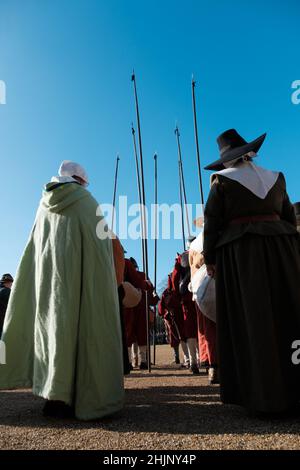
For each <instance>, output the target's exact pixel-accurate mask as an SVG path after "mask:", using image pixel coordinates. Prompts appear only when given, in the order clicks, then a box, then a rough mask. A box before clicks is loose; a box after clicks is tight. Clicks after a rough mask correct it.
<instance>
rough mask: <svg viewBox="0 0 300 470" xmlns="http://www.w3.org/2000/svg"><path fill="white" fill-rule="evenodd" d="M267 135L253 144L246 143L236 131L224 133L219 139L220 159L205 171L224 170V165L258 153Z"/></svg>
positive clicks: (230, 130)
mask: <svg viewBox="0 0 300 470" xmlns="http://www.w3.org/2000/svg"><path fill="white" fill-rule="evenodd" d="M266 135H267V134H263V135H261V136H260V137H258V138H257V139H255V140H252V142H246V140H245V139H243V137H242V136H240V134H239V133H238V132H237V131H236V130H235V129H229V130H228V131H225V132H223V134H221V135H219V137H218V138H217V143H218V146H219V149H220V158H219V160H216V161H215V162H213V163H211V164H210V165H207V166H206V167H205V170H217V171H218V170H223V169H224V168H225V167H224V165H223V164H224V163H227V162H231V161H232V160H236V159H237V158H239V157H242V156H243V155H245V154H246V153H249V152H255V153H256V152H258V150H259V149H260V147H261V145H262V143H263V141H264V140H265V137H266Z"/></svg>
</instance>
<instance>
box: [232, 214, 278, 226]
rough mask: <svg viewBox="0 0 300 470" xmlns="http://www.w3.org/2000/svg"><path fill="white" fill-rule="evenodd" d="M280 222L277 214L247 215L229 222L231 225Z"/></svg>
mask: <svg viewBox="0 0 300 470" xmlns="http://www.w3.org/2000/svg"><path fill="white" fill-rule="evenodd" d="M279 220H280V217H279V215H277V214H266V215H246V216H245V217H237V218H236V219H233V220H231V221H230V222H229V225H236V224H248V223H251V222H278V221H279Z"/></svg>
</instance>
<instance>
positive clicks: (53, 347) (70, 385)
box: [0, 183, 124, 420]
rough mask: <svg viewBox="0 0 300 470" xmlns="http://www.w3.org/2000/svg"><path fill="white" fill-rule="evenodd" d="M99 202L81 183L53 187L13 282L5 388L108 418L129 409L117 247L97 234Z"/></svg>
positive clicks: (1, 376)
mask: <svg viewBox="0 0 300 470" xmlns="http://www.w3.org/2000/svg"><path fill="white" fill-rule="evenodd" d="M97 207H98V204H97V202H96V201H95V199H94V198H93V197H92V196H91V194H90V193H89V192H88V191H87V190H86V189H84V187H82V186H80V185H79V184H76V183H67V184H57V183H49V184H48V185H47V186H46V188H45V191H44V193H43V197H42V200H41V203H40V207H39V209H38V212H37V216H36V220H35V223H34V226H33V229H32V232H31V235H30V239H29V241H28V244H27V246H26V248H25V251H24V254H23V256H22V259H21V262H20V265H19V268H18V272H17V275H16V279H15V282H14V285H13V289H12V293H11V298H10V302H9V305H8V309H7V313H6V319H5V323H4V329H3V336H2V340H3V341H4V342H5V345H6V365H0V388H1V389H17V388H32V389H33V393H34V394H35V395H38V396H41V397H43V398H46V399H48V400H61V401H64V402H65V403H67V404H69V405H71V404H73V405H74V406H75V414H76V417H77V418H79V419H83V420H89V419H95V418H101V417H102V416H105V415H109V414H112V413H114V412H116V411H118V410H120V409H121V408H122V407H123V395H124V388H123V365H122V346H121V328H120V317H119V305H118V292H117V284H116V278H115V272H114V264H113V255H112V243H111V240H110V239H108V238H106V239H104V240H101V239H99V238H98V237H97V235H96V227H97V224H98V223H99V222H100V221H101V220H102V223H103V217H102V216H101V217H100V218H99V215H98V216H96V210H97Z"/></svg>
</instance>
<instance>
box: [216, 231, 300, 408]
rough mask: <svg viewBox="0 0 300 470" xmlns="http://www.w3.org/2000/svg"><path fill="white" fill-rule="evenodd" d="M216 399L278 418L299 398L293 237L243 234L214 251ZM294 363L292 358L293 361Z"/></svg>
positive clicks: (299, 282) (299, 292) (299, 305)
mask: <svg viewBox="0 0 300 470" xmlns="http://www.w3.org/2000/svg"><path fill="white" fill-rule="evenodd" d="M216 268H217V273H216V295H217V343H218V354H219V367H220V381H221V399H222V401H223V402H224V403H230V404H237V405H242V406H244V407H245V408H247V409H248V410H250V411H254V412H265V413H279V412H284V411H287V410H288V409H290V408H293V407H294V406H295V405H296V404H297V403H299V400H300V365H297V364H294V363H293V361H292V355H293V352H294V350H293V349H292V345H293V342H294V341H295V340H300V254H299V239H298V237H297V236H295V235H280V236H261V235H255V234H247V235H245V236H244V237H242V238H241V239H239V240H236V241H234V242H231V243H229V244H227V245H224V246H222V247H220V248H219V249H218V250H217V266H216ZM294 362H295V361H294Z"/></svg>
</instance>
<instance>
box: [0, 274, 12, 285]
mask: <svg viewBox="0 0 300 470" xmlns="http://www.w3.org/2000/svg"><path fill="white" fill-rule="evenodd" d="M0 282H1V283H3V282H14V278H13V277H12V275H11V274H3V276H2V277H1V279H0Z"/></svg>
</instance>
